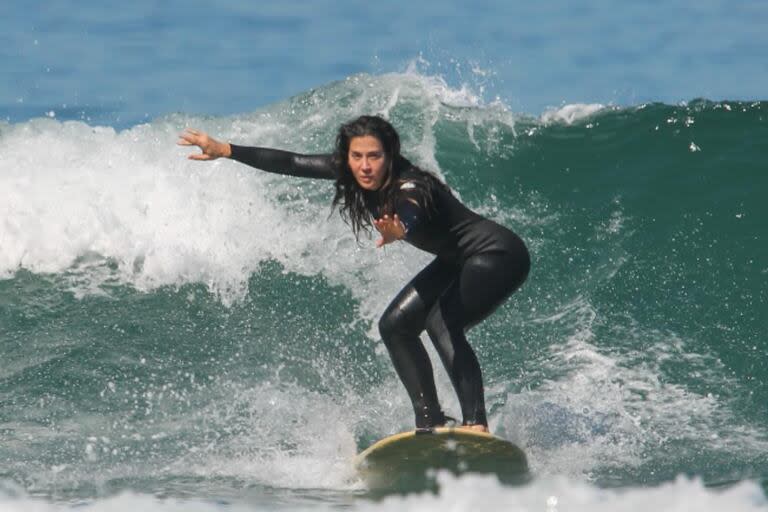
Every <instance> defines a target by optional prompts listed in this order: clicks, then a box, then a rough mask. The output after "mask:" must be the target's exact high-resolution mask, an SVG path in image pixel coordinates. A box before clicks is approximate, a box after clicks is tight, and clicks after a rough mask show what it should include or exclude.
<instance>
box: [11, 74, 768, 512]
mask: <svg viewBox="0 0 768 512" xmlns="http://www.w3.org/2000/svg"><path fill="white" fill-rule="evenodd" d="M439 85H440V84H434V83H432V82H430V81H429V80H427V79H425V78H424V77H415V78H414V77H412V76H404V75H395V76H390V77H384V79H380V80H378V81H377V85H376V88H375V89H374V90H373V91H369V90H368V89H370V87H369V86H368V85H366V77H365V76H361V77H353V78H351V79H348V80H346V81H343V82H339V83H336V84H331V85H329V86H327V87H324V88H321V89H318V90H314V91H310V92H308V93H307V94H305V95H302V96H299V97H296V98H292V99H291V100H289V101H287V102H284V103H280V104H277V105H274V106H272V107H270V108H268V109H265V110H263V111H259V112H256V113H253V114H244V115H241V116H237V117H230V118H197V117H194V116H190V115H182V114H179V115H175V116H170V117H167V118H164V119H160V120H156V121H153V122H152V123H149V124H146V125H139V126H137V127H134V128H131V129H129V130H125V131H121V132H116V131H114V130H113V129H108V128H96V127H91V126H88V125H86V124H84V123H75V122H65V123H60V122H58V121H54V120H33V121H28V122H24V123H19V124H6V125H3V126H1V127H0V147H2V149H3V150H4V153H3V154H4V155H5V156H4V163H3V166H2V169H3V170H2V176H0V180H2V181H0V183H1V184H2V185H3V186H2V190H3V192H0V196H2V198H3V204H2V206H0V209H2V213H3V221H2V224H0V265H2V267H1V268H0V272H1V273H2V274H1V275H2V276H3V277H2V280H0V355H1V357H0V479H3V480H5V481H7V482H13V483H14V484H15V485H17V486H20V488H21V489H22V490H23V492H25V493H27V494H29V495H31V496H42V497H45V498H46V499H52V500H54V501H56V500H64V501H72V500H75V501H76V500H89V499H95V497H99V496H105V495H106V496H112V495H115V494H117V493H120V492H124V491H132V492H136V493H140V494H152V495H156V496H173V497H195V498H202V499H209V498H210V499H220V500H223V502H224V503H226V502H227V501H228V500H232V501H237V500H239V499H242V497H243V496H250V498H249V499H250V501H251V502H257V503H267V505H266V507H267V508H270V509H271V508H280V507H283V508H288V509H290V508H291V507H292V506H293V504H295V503H299V504H301V505H302V506H307V504H312V503H315V502H317V503H322V504H323V505H324V506H326V505H327V506H330V507H332V508H333V507H346V506H348V505H349V501H348V500H350V499H352V498H350V497H356V496H360V495H361V494H362V495H364V493H365V491H364V489H362V488H361V487H360V485H359V482H356V479H355V475H354V471H353V470H352V468H351V464H350V459H351V457H352V456H353V455H354V454H355V453H356V452H357V451H358V450H360V449H362V448H364V447H366V446H367V445H369V444H370V443H371V442H373V441H374V440H376V439H378V438H380V437H383V436H384V435H387V434H391V433H394V432H396V431H399V430H404V429H408V428H410V427H411V421H412V419H411V413H410V411H409V405H408V403H407V397H406V395H405V392H404V390H403V389H402V386H401V385H400V384H399V382H398V381H397V379H396V376H395V375H394V372H393V370H392V368H391V364H390V362H389V360H388V357H387V354H386V351H384V350H383V348H382V346H381V343H380V341H379V339H378V334H377V333H376V330H375V326H376V320H377V317H378V314H380V312H381V311H383V309H384V308H385V307H386V305H387V303H388V301H389V299H390V298H391V297H392V296H393V295H394V293H395V292H396V291H397V290H398V289H399V287H400V286H402V285H403V284H404V283H405V282H406V281H407V279H408V278H409V276H411V275H413V274H415V273H416V272H417V271H418V270H419V269H420V268H421V266H422V265H423V264H425V263H426V262H427V261H429V257H428V256H427V255H423V254H419V253H418V251H417V250H416V249H413V248H410V247H407V246H404V245H401V246H398V247H392V248H387V249H386V250H385V251H376V250H375V249H374V248H373V243H372V242H371V241H370V240H367V239H362V240H361V241H360V243H359V244H358V243H355V241H354V239H353V238H352V237H351V234H350V233H349V230H348V228H346V227H345V226H344V225H343V223H342V222H341V221H340V220H339V219H338V217H337V216H336V215H334V216H331V217H329V214H330V210H329V204H330V198H331V196H332V186H331V185H330V184H329V183H314V182H310V181H306V180H299V179H293V178H285V177H280V176H274V175H266V174H264V173H259V171H257V170H253V169H248V168H245V167H243V166H240V165H238V164H235V163H233V162H217V163H215V164H208V165H205V164H199V163H197V164H195V163H190V162H187V161H186V160H184V158H183V156H184V153H183V151H182V150H180V149H178V148H176V147H174V140H175V139H174V134H175V133H178V132H179V131H180V130H181V129H183V128H184V127H185V126H198V127H202V128H203V129H206V130H209V131H210V132H211V133H215V134H219V135H220V136H222V137H224V138H227V139H228V140H232V141H237V142H241V143H251V144H254V145H270V146H278V147H283V148H287V149H292V150H296V151H307V152H310V151H311V152H314V151H324V150H327V149H329V147H330V143H331V139H332V136H331V134H332V133H333V130H334V129H335V127H336V126H338V123H339V122H340V121H342V120H344V119H347V118H349V117H351V115H353V114H354V113H355V112H360V111H374V112H383V113H385V114H386V115H388V116H389V118H390V119H391V120H392V122H393V123H394V124H395V125H396V126H397V127H398V129H399V130H400V131H401V134H402V136H403V139H404V144H405V147H406V148H407V153H408V154H409V156H411V157H412V158H414V159H415V160H416V161H418V162H419V163H420V164H422V165H423V166H425V167H428V168H431V169H434V170H436V171H437V172H438V173H439V174H440V175H441V176H442V177H443V179H445V180H446V182H447V183H448V184H449V185H450V186H451V187H452V189H453V190H454V191H455V192H456V193H457V195H459V196H460V197H461V199H462V200H463V201H464V202H465V203H467V204H468V205H469V206H471V207H472V208H473V209H475V210H477V211H478V212H480V213H482V214H484V215H487V216H489V217H491V218H493V219H495V220H497V221H499V222H501V223H503V224H505V225H507V226H508V227H510V228H511V229H513V230H514V231H516V232H517V233H518V234H520V236H521V237H522V238H523V239H524V240H525V241H526V243H527V244H528V245H529V248H530V250H531V254H532V258H533V266H532V271H531V274H530V277H529V280H528V282H527V283H526V284H525V285H524V286H523V288H522V289H521V290H520V291H519V292H518V293H517V294H516V295H515V296H514V297H513V298H512V299H511V300H510V301H509V302H508V303H507V304H505V305H504V306H503V307H502V308H501V309H500V310H499V311H498V312H497V313H496V314H495V315H494V316H492V317H491V318H490V319H488V320H487V321H486V322H484V323H483V324H482V325H480V326H478V327H477V328H476V329H474V330H473V331H472V332H471V333H470V336H469V338H470V341H471V343H472V345H473V346H474V347H475V349H476V351H477V353H478V357H479V359H480V362H481V366H482V368H483V372H484V378H485V383H486V387H487V403H488V406H489V412H490V420H491V430H492V431H493V432H494V433H496V434H497V435H500V436H502V437H505V438H507V439H510V440H512V441H514V442H516V443H517V444H519V445H520V446H521V447H523V449H524V450H525V451H526V452H527V453H528V454H529V460H530V464H531V467H532V471H533V474H534V476H535V477H536V478H547V477H552V476H558V475H564V476H566V477H568V478H573V479H576V480H585V481H587V482H589V483H590V484H591V485H594V486H595V487H597V488H615V487H618V488H633V489H634V488H638V487H643V486H650V485H658V484H661V483H664V482H670V481H674V479H675V478H676V477H677V476H678V475H680V474H683V475H691V476H696V477H699V478H701V479H702V480H703V482H704V483H705V484H706V485H711V486H714V487H718V486H721V485H725V484H729V483H732V482H736V481H741V480H752V479H754V480H757V481H759V482H762V483H763V487H764V488H765V483H766V482H768V455H766V454H767V453H768V428H766V422H767V420H768V413H766V409H765V404H766V403H767V402H768V385H767V384H768V365H767V363H766V361H767V360H768V340H766V332H768V320H767V319H768V315H767V314H768V296H767V294H768V292H766V290H768V240H766V219H767V218H768V205H767V204H766V203H767V202H766V201H765V200H764V197H763V196H764V193H765V191H766V190H768V173H766V170H765V169H766V166H765V162H764V157H765V141H766V140H768V104H766V103H765V102H754V103H744V102H728V101H722V102H710V101H706V100H696V101H692V102H690V103H688V104H685V105H674V106H673V105H664V104H647V105H640V106H635V107H628V108H611V107H603V108H598V107H596V106H571V107H568V108H563V109H561V110H559V111H553V112H550V113H548V114H545V115H543V116H542V117H540V118H531V117H526V116H516V115H513V114H512V113H510V112H509V111H508V110H507V109H506V108H504V107H503V106H501V105H483V104H480V103H478V102H475V101H472V98H466V99H459V100H457V99H456V98H455V97H453V96H450V97H449V96H448V95H447V94H446V92H445V91H443V90H441V89H440V87H439ZM371 87H372V86H371ZM82 142H87V144H88V146H89V149H88V150H86V149H84V148H83V145H82ZM29 147H36V148H49V150H48V151H37V152H29V151H27V150H26V148H29ZM50 153H55V154H56V158H55V159H52V158H51V156H50ZM52 162H58V163H52ZM425 340H426V338H425ZM434 360H435V361H437V359H434ZM437 378H438V388H439V392H440V394H441V397H442V400H443V403H444V406H445V407H446V408H447V409H448V410H449V412H450V411H454V412H456V411H457V410H458V409H457V403H456V400H455V398H454V397H453V396H452V392H451V389H450V384H449V383H448V380H447V378H446V376H445V375H444V373H442V370H438V375H437Z"/></svg>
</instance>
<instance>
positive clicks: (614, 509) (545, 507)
mask: <svg viewBox="0 0 768 512" xmlns="http://www.w3.org/2000/svg"><path fill="white" fill-rule="evenodd" d="M438 481H439V483H440V485H441V490H440V492H439V493H438V494H431V493H425V494H415V495H407V496H391V497H388V498H385V499H383V500H381V501H370V500H368V499H365V498H362V497H354V496H351V495H350V496H349V497H348V499H345V500H343V503H338V504H335V503H327V502H323V501H320V500H317V499H311V498H310V499H305V500H303V501H302V499H301V498H300V497H297V496H296V495H295V494H294V495H290V496H288V497H287V498H286V499H285V500H284V502H282V503H281V502H280V501H279V500H276V499H271V500H270V502H269V503H264V502H263V500H258V499H254V502H253V503H251V502H249V501H248V500H247V497H246V498H244V499H243V500H242V501H235V502H234V503H233V502H231V501H228V502H227V503H221V502H217V501H208V500H203V499H195V500H187V499H185V500H182V499H174V498H165V499H160V498H155V497H151V496H147V495H140V494H132V493H125V494H121V495H118V496H114V497H110V498H103V499H96V500H85V501H84V502H79V503H76V504H61V503H51V502H48V501H44V500H41V499H36V498H30V497H28V496H25V495H24V494H23V493H21V492H20V491H13V490H11V489H9V488H8V486H6V488H5V489H2V488H0V510H3V512H54V511H56V512H59V511H65V510H82V511H86V512H99V511H109V512H122V511H125V512H133V511H135V510H143V511H147V512H154V511H161V512H167V511H193V512H197V511H200V512H206V511H220V510H232V511H235V512H241V511H255V510H266V511H272V510H281V511H318V510H339V509H343V510H353V511H361V512H389V511H398V512H401V511H419V512H429V511H436V512H437V511H440V512H444V511H446V510H451V511H453V510H456V511H464V510H475V509H476V508H477V507H478V506H482V509H483V510H487V511H489V512H495V511H499V512H502V511H504V512H506V511H509V510H516V511H521V512H557V511H566V510H567V511H572V512H645V511H647V510H648V509H649V508H652V509H653V510H660V511H674V510H696V511H697V512H721V511H723V510H728V511H729V512H754V511H758V510H766V508H768V500H766V496H765V494H764V493H763V491H762V489H761V488H760V486H759V485H757V484H756V483H753V482H742V483H739V484H736V485H734V486H732V487H729V488H725V489H708V488H706V487H705V486H704V485H702V483H701V481H699V480H696V479H693V480H692V479H688V478H685V477H680V478H678V479H676V480H675V481H673V482H669V483H666V484H663V485H659V486H656V487H646V488H641V487H636V488H625V489H600V488H597V487H594V486H592V485H589V484H587V483H584V482H583V481H579V480H572V479H567V478H551V479H539V480H536V481H534V482H532V483H530V484H528V485H526V486H523V487H511V488H510V487H504V486H502V485H501V484H499V483H498V482H497V481H496V480H495V479H494V478H493V477H480V476H471V475H470V476H465V477H462V478H454V477H452V476H450V475H448V474H441V475H438ZM273 494H274V492H273ZM277 494H278V495H279V493H277Z"/></svg>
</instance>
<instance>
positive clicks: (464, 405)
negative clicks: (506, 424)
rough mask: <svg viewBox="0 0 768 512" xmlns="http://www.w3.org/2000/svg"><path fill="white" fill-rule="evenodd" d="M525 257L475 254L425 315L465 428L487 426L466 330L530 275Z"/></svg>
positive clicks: (480, 382) (480, 384)
mask: <svg viewBox="0 0 768 512" xmlns="http://www.w3.org/2000/svg"><path fill="white" fill-rule="evenodd" d="M529 266H530V262H529V260H528V253H527V251H525V252H524V253H520V254H518V255H514V254H511V253H505V252H489V253H481V254H477V255H475V256H473V257H471V258H469V259H468V260H467V261H466V263H465V264H464V266H463V267H462V269H461V273H460V275H459V279H457V280H456V281H454V282H452V283H451V285H450V286H449V287H448V288H447V289H446V290H445V292H444V293H443V294H442V295H441V296H440V298H439V299H438V301H437V303H436V304H434V306H433V307H432V309H431V310H430V312H429V314H428V316H427V325H426V328H427V332H428V333H429V337H430V338H431V339H432V342H433V343H434V345H435V348H436V349H437V352H438V353H439V354H440V358H441V360H442V362H443V365H444V366H445V368H446V370H447V371H448V375H449V376H450V378H451V382H452V383H453V387H454V389H455V390H456V394H457V395H458V397H459V403H460V404H461V413H462V416H463V424H465V425H485V426H487V425H488V419H487V417H486V413H485V399H484V393H483V379H482V373H481V371H480V365H479V363H478V361H477V357H476V356H475V353H474V351H473V350H472V347H470V345H469V343H468V342H467V338H466V336H465V334H464V333H465V331H466V330H467V329H468V328H469V327H471V326H473V325H475V324H477V323H478V322H480V321H481V320H483V319H485V318H486V317H487V316H488V315H490V314H491V313H492V312H493V311H494V310H495V309H496V308H497V307H498V306H499V305H500V304H501V303H502V302H504V300H505V299H506V298H507V297H509V296H510V295H511V294H512V292H514V291H515V290H516V289H517V288H518V287H519V286H520V285H521V284H522V283H523V281H525V278H526V276H527V275H528V269H529Z"/></svg>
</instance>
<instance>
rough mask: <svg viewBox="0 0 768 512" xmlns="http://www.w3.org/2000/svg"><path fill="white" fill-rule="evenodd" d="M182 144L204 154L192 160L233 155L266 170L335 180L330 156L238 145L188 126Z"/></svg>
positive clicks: (214, 158)
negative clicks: (222, 140)
mask: <svg viewBox="0 0 768 512" xmlns="http://www.w3.org/2000/svg"><path fill="white" fill-rule="evenodd" d="M178 144H179V145H181V146H197V147H199V148H200V150H201V151H202V153H195V154H192V155H189V157H188V158H189V159H190V160H204V161H207V160H216V159H217V158H222V157H223V158H231V159H233V160H236V161H238V162H241V163H244V164H246V165H250V166H251V167H256V168H257V169H261V170H263V171H267V172H273V173H277V174H286V175H288V176H298V177H301V178H317V179H327V180H335V179H336V170H335V168H334V166H333V162H332V159H331V155H302V154H299V153H292V152H290V151H283V150H280V149H271V148H257V147H247V146H238V145H236V144H230V143H228V142H221V141H218V140H216V139H214V138H213V137H211V136H209V135H208V134H207V133H205V132H200V131H197V130H192V129H187V130H185V131H184V132H183V133H182V134H181V135H179V141H178Z"/></svg>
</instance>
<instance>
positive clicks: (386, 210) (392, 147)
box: [332, 116, 447, 238]
mask: <svg viewBox="0 0 768 512" xmlns="http://www.w3.org/2000/svg"><path fill="white" fill-rule="evenodd" d="M366 135H370V136H373V137H376V138H377V139H378V140H379V142H381V145H382V147H383V148H384V155H385V159H386V166H387V168H386V172H387V175H386V178H385V179H384V183H383V184H382V185H381V188H380V189H379V190H375V191H369V190H365V189H363V188H361V187H360V185H358V183H357V180H355V177H354V175H353V174H352V170H351V169H350V168H349V162H348V155H349V144H350V141H351V140H352V139H353V138H355V137H365V136H366ZM333 163H334V165H335V166H336V168H337V169H338V170H339V175H338V178H337V179H336V195H335V196H334V197H333V203H332V204H333V208H336V207H339V213H340V214H341V218H342V219H344V221H345V222H347V223H348V224H350V225H351V226H352V231H353V232H354V233H355V237H356V238H357V237H358V236H359V234H360V231H366V232H370V229H371V226H372V225H373V222H372V219H373V216H374V214H376V215H379V216H381V215H384V214H388V215H392V214H393V213H394V209H395V204H394V202H395V193H396V192H397V190H398V189H399V188H400V185H401V184H402V183H403V181H405V180H404V179H403V178H404V176H403V174H406V173H407V181H411V182H416V185H417V186H416V187H414V188H413V189H412V192H411V193H412V194H415V195H416V196H417V200H418V202H419V206H421V207H422V208H423V209H424V210H425V211H426V212H427V215H428V216H431V215H432V214H433V213H434V207H435V205H434V191H435V188H437V187H444V188H446V189H447V187H446V186H445V185H444V184H443V183H442V182H441V181H440V180H438V179H437V177H436V176H434V175H433V174H431V173H429V172H427V171H424V170H422V169H419V168H418V167H416V166H415V165H413V164H412V163H411V162H410V161H408V159H407V158H405V157H404V156H403V155H401V154H400V136H399V135H398V134H397V130H395V128H394V127H393V126H392V125H391V124H390V123H389V122H388V121H386V120H384V119H383V118H381V117H379V116H360V117H358V118H357V119H354V120H352V121H350V122H348V123H345V124H343V125H341V127H340V128H339V133H338V134H337V135H336V147H335V149H334V152H333Z"/></svg>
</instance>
